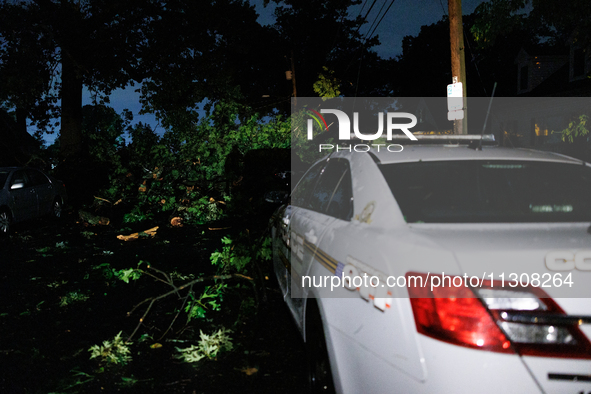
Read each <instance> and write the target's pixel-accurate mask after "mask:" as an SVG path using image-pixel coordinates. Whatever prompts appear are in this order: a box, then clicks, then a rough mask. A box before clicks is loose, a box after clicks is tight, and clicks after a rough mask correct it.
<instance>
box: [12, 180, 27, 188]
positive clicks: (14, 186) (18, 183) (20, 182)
mask: <svg viewBox="0 0 591 394" xmlns="http://www.w3.org/2000/svg"><path fill="white" fill-rule="evenodd" d="M23 187H25V183H24V182H22V181H20V180H18V181H17V182H15V183H13V184H12V186H10V190H16V189H22V188H23Z"/></svg>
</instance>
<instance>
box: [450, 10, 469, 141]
mask: <svg viewBox="0 0 591 394" xmlns="http://www.w3.org/2000/svg"><path fill="white" fill-rule="evenodd" d="M447 6H448V13H449V37H450V45H451V76H452V82H453V83H455V82H461V83H462V97H463V101H464V119H458V120H455V121H454V134H468V108H467V99H466V97H467V95H466V57H465V52H466V51H465V50H464V29H463V26H462V0H447Z"/></svg>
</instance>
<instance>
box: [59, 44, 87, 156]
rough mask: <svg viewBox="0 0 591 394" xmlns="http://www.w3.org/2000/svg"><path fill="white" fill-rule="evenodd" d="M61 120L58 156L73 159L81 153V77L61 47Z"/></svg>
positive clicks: (66, 52)
mask: <svg viewBox="0 0 591 394" xmlns="http://www.w3.org/2000/svg"><path fill="white" fill-rule="evenodd" d="M61 100H62V120H61V135H60V156H61V157H62V159H74V158H77V157H79V156H80V154H81V153H82V78H81V77H80V76H79V75H78V73H77V72H76V65H75V64H74V61H73V59H72V58H71V56H70V54H69V53H68V51H67V50H64V49H63V48H62V91H61Z"/></svg>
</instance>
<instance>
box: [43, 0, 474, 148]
mask: <svg viewBox="0 0 591 394" xmlns="http://www.w3.org/2000/svg"><path fill="white" fill-rule="evenodd" d="M250 2H251V3H252V4H254V5H255V7H256V11H257V13H258V14H259V15H260V16H259V22H260V23H263V24H271V23H273V22H274V18H273V10H274V4H273V3H270V4H269V5H268V6H267V7H264V6H263V0H250ZM482 2H483V0H463V1H462V11H463V14H464V15H466V14H470V13H472V12H473V11H474V9H475V8H476V7H477V6H478V5H479V4H480V3H482ZM364 3H367V4H363V3H362V4H361V5H358V6H355V7H351V9H350V11H349V13H350V16H352V17H356V16H357V15H359V14H360V13H361V14H362V15H365V14H366V13H367V10H368V9H369V7H370V5H371V3H372V0H365V1H364ZM384 3H386V4H385V6H384V7H383V8H382V5H384ZM389 5H390V0H377V2H376V4H375V6H374V7H373V9H372V11H371V13H370V14H369V15H368V16H367V21H368V23H367V24H366V25H364V26H363V27H362V28H361V30H360V32H361V33H362V34H364V35H365V34H367V33H368V31H369V27H370V25H371V24H372V23H373V22H374V21H375V20H376V18H378V20H379V18H381V17H382V15H383V12H384V11H385V10H386V9H387V8H388V6H389ZM380 10H381V13H380ZM444 13H445V14H447V1H446V0H395V1H394V4H393V5H392V7H391V8H390V9H389V11H388V13H387V14H386V16H385V17H384V18H383V20H382V21H381V23H380V25H379V26H378V28H377V29H376V33H377V34H378V35H379V38H380V41H381V42H382V44H381V45H380V46H378V47H375V48H374V50H375V51H376V52H377V53H378V54H379V55H380V56H381V57H382V58H391V57H396V56H398V55H400V54H401V51H402V39H403V38H404V37H405V36H409V35H410V36H416V35H417V34H418V33H419V31H420V29H421V26H423V25H430V24H433V23H436V22H437V21H439V20H441V17H442V16H443V15H444ZM450 67H451V66H450ZM137 88H138V86H136V87H135V88H127V89H125V90H122V89H119V90H117V91H115V92H114V94H113V95H112V96H111V104H110V105H111V106H112V107H113V108H114V109H115V110H116V111H117V112H118V113H121V111H123V109H126V108H127V109H129V110H131V111H132V112H133V114H134V123H137V122H143V123H148V124H150V125H151V126H152V128H154V129H156V131H157V132H159V133H162V132H164V130H163V129H162V127H160V126H159V125H158V123H157V121H156V119H155V117H154V116H153V115H139V111H140V109H141V105H140V103H139V94H138V93H135V92H134V89H137ZM86 104H91V99H90V94H89V93H88V91H86V90H85V92H84V97H83V105H86ZM54 138H55V135H49V136H46V141H47V142H48V143H52V142H53V139H54Z"/></svg>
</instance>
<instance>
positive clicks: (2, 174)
mask: <svg viewBox="0 0 591 394" xmlns="http://www.w3.org/2000/svg"><path fill="white" fill-rule="evenodd" d="M6 178H8V171H0V189H2V188H3V187H4V184H5V183H6Z"/></svg>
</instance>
